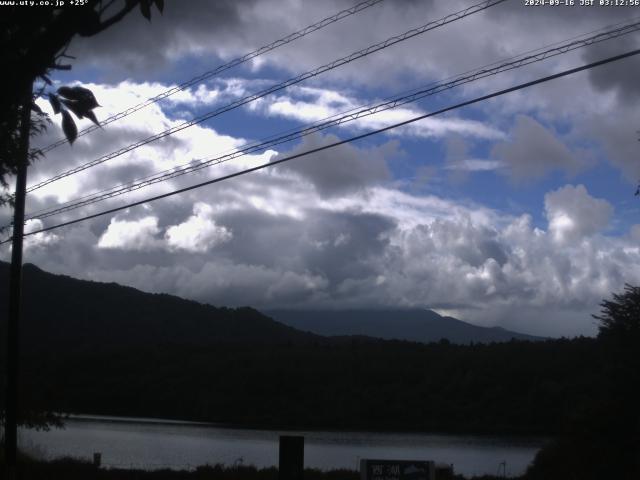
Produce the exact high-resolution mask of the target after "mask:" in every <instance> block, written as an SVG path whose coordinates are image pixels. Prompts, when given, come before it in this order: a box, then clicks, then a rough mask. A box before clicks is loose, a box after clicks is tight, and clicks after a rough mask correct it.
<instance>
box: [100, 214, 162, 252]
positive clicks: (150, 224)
mask: <svg viewBox="0 0 640 480" xmlns="http://www.w3.org/2000/svg"><path fill="white" fill-rule="evenodd" d="M158 233H160V229H159V228H158V219H157V218H156V217H152V216H149V217H144V218H141V219H140V220H119V219H118V218H117V217H114V218H113V219H112V220H111V223H109V227H107V230H106V231H105V232H104V233H103V234H102V236H101V237H100V240H99V241H98V248H120V249H123V250H147V249H149V248H156V247H158V246H159V241H158V238H157V235H158Z"/></svg>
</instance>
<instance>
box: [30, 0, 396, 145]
mask: <svg viewBox="0 0 640 480" xmlns="http://www.w3.org/2000/svg"><path fill="white" fill-rule="evenodd" d="M383 1H384V0H367V1H365V2H360V3H358V4H357V5H354V6H353V7H351V8H347V9H345V10H341V11H339V12H338V13H336V14H334V15H331V16H329V17H326V18H323V19H322V20H320V21H319V22H316V23H314V24H313V25H309V26H307V27H305V28H303V29H302V30H298V31H297V32H294V33H291V34H289V35H287V36H286V37H283V38H281V39H279V40H276V41H275V42H272V43H270V44H268V45H264V46H262V47H260V48H258V49H256V50H253V51H252V52H249V53H247V54H245V55H243V56H241V57H237V58H234V59H233V60H230V61H229V62H227V63H225V64H222V65H219V66H217V67H215V68H214V69H213V70H209V71H207V72H204V73H202V74H200V75H198V76H197V77H194V78H192V79H191V80H187V81H186V82H182V83H181V84H179V85H177V86H175V87H172V88H170V89H168V90H165V91H164V92H162V93H160V94H158V95H156V96H155V97H151V98H148V99H147V100H145V101H143V102H140V103H138V104H137V105H134V106H132V107H129V108H127V109H126V110H123V111H121V112H119V113H116V114H114V115H111V116H110V117H108V118H106V119H104V120H102V121H101V122H100V125H99V126H98V125H91V126H89V127H87V128H85V129H83V130H80V131H79V132H78V137H81V136H83V135H86V134H87V133H91V132H93V131H95V130H98V129H99V128H101V127H103V126H105V125H108V124H109V123H113V122H115V121H116V120H120V119H121V118H124V117H127V116H129V115H131V114H132V113H134V112H137V111H138V110H142V109H143V108H145V107H148V106H149V105H152V104H154V103H157V102H159V101H160V100H163V99H165V98H167V97H170V96H171V95H173V94H174V93H178V92H180V91H182V90H185V89H186V88H189V87H191V86H193V85H196V84H198V83H200V82H203V81H204V80H207V79H209V78H211V77H214V76H216V75H219V74H221V73H222V72H225V71H227V70H229V69H231V68H234V67H237V66H238V65H241V64H243V63H246V62H248V61H250V60H253V59H254V58H256V57H259V56H260V55H263V54H265V53H268V52H270V51H272V50H275V49H276V48H279V47H282V46H283V45H287V44H289V43H291V42H293V41H295V40H298V39H299V38H302V37H304V36H306V35H309V34H310V33H313V32H315V31H317V30H320V29H322V28H324V27H326V26H328V25H331V24H333V23H336V22H338V21H340V20H342V19H343V18H346V17H349V16H351V15H355V14H356V13H359V12H361V11H363V10H366V9H367V8H369V7H373V6H374V5H377V4H378V3H380V2H383ZM65 143H67V139H66V138H61V139H60V140H58V141H56V142H54V143H52V144H50V145H48V146H47V147H45V148H42V149H41V151H42V153H46V152H49V151H51V150H53V149H54V148H57V147H59V146H60V145H64V144H65Z"/></svg>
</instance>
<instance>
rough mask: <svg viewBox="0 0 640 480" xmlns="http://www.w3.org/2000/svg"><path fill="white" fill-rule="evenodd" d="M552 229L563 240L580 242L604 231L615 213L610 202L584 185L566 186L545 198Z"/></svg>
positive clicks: (564, 241) (555, 235)
mask: <svg viewBox="0 0 640 480" xmlns="http://www.w3.org/2000/svg"><path fill="white" fill-rule="evenodd" d="M544 206H545V211H546V216H547V219H548V220H549V232H550V233H551V235H552V236H553V239H554V240H555V241H557V242H559V243H567V242H576V241H579V240H581V239H582V238H584V237H585V236H588V235H592V234H594V233H598V232H600V231H602V230H604V229H605V228H606V227H607V225H608V224H609V220H610V218H611V216H612V214H613V207H612V206H611V204H610V203H609V202H607V201H606V200H603V199H600V198H594V197H592V196H591V195H589V193H588V192H587V189H586V188H585V187H584V185H577V186H573V185H566V186H564V187H562V188H560V189H558V190H556V191H553V192H549V193H547V194H546V195H545V197H544Z"/></svg>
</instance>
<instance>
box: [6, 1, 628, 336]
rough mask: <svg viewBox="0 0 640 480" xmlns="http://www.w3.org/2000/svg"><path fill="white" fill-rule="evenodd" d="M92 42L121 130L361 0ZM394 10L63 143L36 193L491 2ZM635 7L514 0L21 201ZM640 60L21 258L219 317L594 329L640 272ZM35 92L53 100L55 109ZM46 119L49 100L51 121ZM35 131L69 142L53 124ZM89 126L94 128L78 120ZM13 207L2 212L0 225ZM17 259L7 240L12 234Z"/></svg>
mask: <svg viewBox="0 0 640 480" xmlns="http://www.w3.org/2000/svg"><path fill="white" fill-rule="evenodd" d="M166 3H167V5H166V7H165V11H164V14H163V15H162V16H160V15H159V14H158V12H157V10H154V11H153V16H152V19H151V22H148V21H147V20H145V19H144V18H143V17H142V16H141V15H140V14H139V12H135V13H133V14H131V15H129V16H128V17H127V18H126V19H125V20H123V21H122V22H121V23H119V24H117V25H116V26H114V27H113V28H111V29H109V30H107V31H105V32H104V33H102V34H100V35H98V36H96V37H93V38H76V39H74V40H73V41H72V43H71V45H70V47H69V50H68V54H70V55H73V56H75V57H76V59H75V60H73V69H72V70H71V71H69V72H58V73H56V74H55V75H54V76H53V78H54V80H55V85H54V87H57V86H61V85H75V84H79V85H83V86H85V87H87V88H90V89H91V90H92V91H93V93H94V94H95V96H96V98H97V100H98V102H99V103H100V105H101V107H100V108H98V109H96V115H97V117H98V119H103V118H106V117H108V116H109V115H112V114H114V113H117V112H119V111H122V110H124V109H125V108H127V107H129V106H131V105H134V104H137V103H139V102H141V101H144V100H145V99H147V98H149V97H152V96H154V95H157V94H159V93H161V92H163V91H165V90H167V89H169V88H171V87H173V86H175V85H177V84H179V83H181V82H185V81H187V80H189V79H191V78H193V77H196V76H198V75H200V74H201V73H203V72H205V71H209V70H211V69H213V68H215V67H217V66H218V65H220V64H223V63H225V62H227V61H229V60H232V59H233V58H235V57H238V56H241V55H244V54H245V53H247V52H250V51H252V50H254V49H257V48H259V47H261V46H263V45H266V44H269V43H271V42H272V41H274V40H277V39H279V38H282V37H284V36H286V35H288V34H289V33H292V32H294V31H296V30H299V29H301V28H303V27H305V26H307V25H309V24H312V23H314V22H316V21H319V20H321V19H322V18H324V17H327V16H329V15H332V14H333V13H336V12H338V11H340V10H342V9H345V8H348V7H350V6H352V5H354V4H355V3H356V2H355V1H353V0H323V1H322V2H318V1H312V0H233V1H232V0H228V1H216V2H213V1H206V0H191V1H189V2H177V1H173V2H166ZM473 4H474V2H470V1H458V0H456V1H436V0H431V1H430V0H384V1H382V2H381V3H380V4H378V5H375V6H372V7H370V8H368V9H366V10H364V11H362V12H360V13H358V14H356V15H353V16H350V17H348V18H345V19H343V20H341V21H339V22H336V23H333V24H331V25H330V26H328V27H326V28H323V29H321V30H318V31H316V32H314V33H312V34H310V35H308V36H306V37H304V38H302V39H299V40H296V41H294V42H292V43H290V44H288V45H285V46H283V47H281V48H278V49H275V50H274V51H272V52H269V53H267V54H265V55H261V56H259V57H256V58H255V59H253V60H251V61H249V62H247V63H245V64H243V65H242V66H239V67H236V68H233V69H230V70H227V71H226V72H224V73H223V74H222V75H219V76H214V77H212V78H209V79H208V80H206V81H203V82H201V83H199V84H197V85H194V86H192V87H190V88H189V89H187V90H184V91H181V92H179V93H177V94H175V95H173V96H171V97H168V98H167V99H165V100H163V101H161V102H159V103H155V104H153V105H151V106H149V107H147V108H144V109H142V110H140V111H138V112H136V113H134V114H132V115H130V116H127V117H125V118H123V119H121V120H119V121H117V122H113V123H110V124H108V125H105V126H104V128H102V129H100V130H98V131H96V132H93V133H91V134H88V135H86V136H83V137H80V138H78V140H77V141H76V143H75V144H74V145H73V146H69V145H64V146H61V147H59V148H57V149H55V150H52V151H50V152H48V153H47V155H46V157H45V158H44V159H41V160H39V161H38V162H37V163H36V164H35V165H33V166H32V167H31V168H30V171H29V182H28V183H29V184H34V183H36V182H38V181H41V180H44V179H46V178H48V177H51V176H53V175H56V174H58V173H60V172H63V171H66V170H67V169H69V168H72V167H74V166H77V165H81V164H83V163H86V162H88V161H91V160H93V159H96V158H99V157H100V156H102V155H104V154H107V153H109V152H111V151H113V150H115V149H118V148H121V147H125V146H127V145H129V144H131V143H134V142H136V141H138V140H140V139H143V138H146V137H148V136H150V135H153V134H156V133H159V132H162V131H164V130H166V129H168V128H171V127H174V126H176V125H179V124H181V123H182V122H184V121H186V120H190V119H192V118H194V117H195V116H198V115H201V114H203V113H206V112H209V111H212V110H215V109H217V108H220V107H223V106H225V105H228V104H230V103H232V102H234V101H237V100H238V99H241V98H243V97H245V96H247V95H251V94H253V93H255V92H259V91H261V90H263V89H265V88H268V87H270V86H272V85H275V84H277V83H280V82H282V81H285V80H287V79H289V78H292V77H295V76H297V75H300V74H302V73H305V72H307V71H310V70H313V69H315V68H316V67H319V66H321V65H324V64H327V63H329V62H331V61H333V60H335V59H338V58H341V57H344V56H347V55H349V54H351V53H352V52H355V51H357V50H360V49H362V48H365V47H367V46H369V45H372V44H375V43H378V42H381V41H383V40H385V39H387V38H389V37H391V36H394V35H397V34H400V33H403V32H405V31H408V30H410V29H411V28H414V27H419V26H421V25H423V24H426V23H428V22H429V21H432V20H437V19H440V18H442V17H444V16H445V15H448V14H450V13H452V12H455V11H458V10H460V9H462V8H465V7H467V6H470V5H473ZM634 16H640V9H637V8H630V7H624V8H623V7H616V8H612V7H597V6H593V7H580V6H573V7H569V6H544V7H540V6H537V7H530V6H525V5H524V2H521V1H519V0H509V1H507V2H505V3H502V4H499V5H496V6H493V7H491V8H489V9H487V10H485V11H483V12H480V13H477V14H474V15H471V16H469V17H467V18H464V19H461V20H458V21H455V22H452V23H450V24H448V25H445V26H443V27H440V28H437V29H434V30H432V31H430V32H426V33H424V34H422V35H418V36H416V37H414V38H412V39H410V40H407V41H404V42H400V43H398V44H396V45H394V46H391V47H389V48H386V49H384V50H382V51H379V52H376V53H373V54H371V55H368V56H367V57H365V58H362V59H359V60H356V61H354V62H352V63H349V64H347V65H344V66H342V67H340V68H336V69H334V70H331V71H329V72H326V73H323V74H321V75H318V76H315V77H313V78H311V79H308V80H305V81H304V82H301V83H298V84H297V85H295V86H291V87H288V88H286V89H283V90H280V91H278V92H276V93H273V94H271V95H268V96H266V97H264V98H261V99H259V100H256V101H254V102H250V103H248V104H246V105H244V106H241V107H239V108H237V109H234V110H233V111H230V112H228V113H225V114H223V115H220V116H216V117H215V118H212V119H210V120H208V121H206V122H203V123H200V124H198V125H195V126H192V127H190V128H187V129H184V130H182V131H180V132H179V133H176V134H174V135H171V136H169V137H166V138H163V139H161V140H158V141H155V142H152V143H149V144H148V145H145V146H143V147H141V148H138V149H135V150H133V151H131V152H129V153H127V154H125V155H122V156H119V157H117V158H115V159H112V160H110V161H108V162H105V163H103V164H101V165H99V166H96V167H94V168H91V169H88V170H86V171H84V172H82V173H79V174H76V175H72V176H69V177H66V178H65V179H63V180H60V181H57V182H54V183H52V184H50V185H48V186H46V187H44V188H41V189H39V190H36V191H34V192H32V193H30V194H29V196H28V200H27V212H28V213H29V212H35V211H38V210H41V209H44V208H50V207H53V206H56V205H57V204H59V203H61V202H66V201H70V200H73V199H76V198H78V197H80V196H83V195H87V194H90V193H93V192H96V191H99V190H102V189H105V188H108V187H111V186H113V185H117V184H120V183H123V182H129V181H132V180H135V179H138V178H141V177H145V176H147V175H150V174H152V173H154V172H158V171H162V170H165V169H170V168H173V167H175V166H177V165H182V164H185V163H189V162H191V161H193V160H201V159H207V158H215V157H218V156H220V155H222V154H224V153H226V152H229V151H231V150H233V149H237V148H242V146H244V145H249V144H251V143H253V142H256V141H259V140H262V139H265V138H268V137H271V136H273V135H277V134H281V133H282V132H286V131H289V130H291V129H297V128H300V127H302V126H305V125H308V124H311V123H313V122H317V121H319V120H322V119H324V118H326V117H329V116H331V115H334V114H337V113H340V112H344V111H347V110H350V109H353V108H356V107H358V106H362V105H368V104H371V103H373V102H378V101H380V100H383V99H386V98H388V97H392V96H395V95H398V94H401V93H403V92H407V91H410V90H413V89H417V88H420V87H424V86H425V85H429V84H432V83H434V82H439V81H442V80H444V79H447V78H450V77H452V76H457V75H459V74H461V73H464V72H467V71H469V70H473V69H477V68H479V67H483V66H485V65H488V64H492V63H494V62H499V61H501V60H504V59H508V58H511V57H514V56H516V55H520V54H522V53H524V52H528V51H531V50H535V49H539V48H542V47H545V46H548V45H551V44H555V43H556V42H563V41H566V40H568V39H571V38H574V37H577V36H579V35H583V34H586V33H589V32H593V31H595V30H598V29H601V28H603V27H606V26H611V25H615V24H618V23H620V22H623V21H630V20H632V18H633V17H634ZM639 45H640V34H639V33H632V34H629V35H625V36H623V37H621V38H619V39H614V40H608V41H605V42H602V43H598V44H594V45H591V46H588V47H585V48H580V49H577V50H575V51H572V52H569V53H567V54H564V55H559V56H556V57H554V58H551V59H548V60H545V61H543V62H539V63H535V64H532V65H529V66H526V67H523V68H520V69H514V70H511V71H508V72H504V73H501V74H499V75H496V76H493V77H490V78H486V79H482V80H479V81H476V82H471V83H468V84H466V85H463V86H460V87H457V88H455V89H451V90H448V91H446V92H443V93H441V94H437V95H434V96H430V97H427V98H424V99H422V100H420V101H418V102H415V103H411V104H407V105H404V106H402V107H399V108H397V109H394V110H389V111H386V112H382V113H379V114H376V115H373V116H370V117H367V118H363V119H360V120H357V121H354V122H350V123H345V124H342V125H340V126H337V127H334V128H331V129H328V130H325V131H322V132H316V133H313V134H311V135H309V136H306V137H304V138H303V139H298V140H295V141H292V142H289V143H285V144H281V145H277V146H274V147H272V148H269V149H268V150H266V151H264V152H258V153H255V154H252V155H246V156H243V157H240V158H237V159H234V160H233V161H228V162H224V163H221V164H218V165H214V166H211V167H210V168H207V169H203V170H200V171H199V172H197V173H192V174H189V175H184V176H182V177H179V178H176V179H172V180H170V181H167V182H162V183H159V184H156V185H153V186H151V187H147V188H143V189H140V190H138V191H136V192H134V193H131V194H128V195H126V196H121V197H117V198H113V199H110V200H107V201H103V202H99V203H96V204H94V205H91V206H87V207H84V208H82V209H78V210H74V211H71V212H67V213H65V214H62V215H59V216H56V217H49V218H46V219H39V218H35V219H33V220H30V221H29V222H28V223H27V226H26V228H27V231H33V230H36V229H38V228H41V227H42V226H51V225H54V224H56V223H60V222H62V221H67V220H72V219H74V218H78V217H81V216H84V215H89V214H92V213H97V212H100V211H102V210H105V209H107V208H112V207H117V206H120V205H125V204H127V203H130V202H132V201H137V200H141V199H144V198H147V197H150V196H153V195H157V194H160V193H164V192H169V191H172V190H175V189H176V188H180V187H184V186H189V185H193V184H196V183H199V182H203V181H205V180H207V179H212V178H216V177H219V176H222V175H227V174H230V173H233V172H237V171H239V170H242V169H244V168H248V167H252V166H257V165H262V164H267V163H270V162H272V161H274V160H276V159H280V158H285V157H287V156H289V155H292V154H296V153H301V152H304V151H306V150H309V149H312V148H316V147H319V146H323V145H327V144H329V143H333V142H336V141H338V140H341V139H346V138H349V137H352V136H354V135H358V134H362V133H365V132H367V131H370V130H372V129H376V128H381V127H384V126H387V125H390V124H393V123H396V122H399V121H402V120H406V119H409V118H411V117H415V116H418V115H421V114H425V113H427V112H430V111H434V110H437V109H440V108H443V107H446V106H449V105H454V104H456V103H459V102H462V101H465V100H469V99H472V98H475V97H478V96H482V95H486V94H488V93H491V92H493V91H496V90H499V89H502V88H507V87H509V86H512V85H515V84H517V83H521V82H526V81H529V80H532V79H535V78H538V77H542V76H546V75H550V74H552V73H555V72H559V71H561V70H564V69H568V68H572V67H576V66H579V65H582V64H584V63H589V62H594V61H596V60H599V59H602V58H606V57H608V56H611V55H615V54H618V53H624V52H626V51H629V50H632V49H634V48H638V46H639ZM638 74H640V58H638V57H632V58H630V59H626V60H622V61H620V62H617V63H613V64H610V65H608V66H603V67H599V68H597V69H595V68H594V69H592V70H588V71H586V72H581V73H577V74H575V75H572V76H569V77H565V78H562V79H557V80H554V81H552V82H548V83H545V84H541V85H537V86H534V87H531V88H528V89H524V90H519V91H517V92H513V93H511V94H508V95H504V96H501V97H497V98H494V99H491V100H489V101H485V102H481V103H478V104H475V105H473V106H469V107H465V108H461V109H457V110H454V111H451V112H448V113H446V114H443V115H438V116H434V117H431V118H428V119H425V120H422V121H419V122H416V123H413V124H411V125H407V126H405V127H401V128H398V129H394V130H389V131H387V132H385V133H382V134H378V135H374V136H371V137H368V138H366V139H363V140H360V141H356V142H353V143H348V144H344V145H341V146H339V147H335V148H331V149H327V150H324V151H322V152H319V153H316V154H313V155H308V156H305V157H301V158H298V159H295V160H292V161H289V162H286V163H283V164H279V165H276V166H271V167H268V168H264V169H262V170H259V171H256V172H254V173H251V174H248V175H244V176H241V177H237V178H234V179H231V180H228V181H224V182H220V183H216V184H213V185H210V186H207V187H203V188H200V189H196V190H191V191H189V192H186V193H184V194H181V195H176V196H172V197H169V198H166V199H163V200H159V201H156V202H152V203H147V204H144V205H142V206H138V207H132V208H129V209H126V210H123V211H120V212H118V213H116V214H112V215H106V216H101V217H98V218H95V219H92V220H89V221H85V222H81V223H77V224H75V225H72V226H68V227H63V228H60V229H56V230H52V231H50V232H46V233H40V234H36V235H33V236H30V237H27V239H26V243H25V262H29V263H34V264H36V265H38V266H40V267H41V268H43V269H45V270H48V271H51V272H54V273H61V274H66V275H70V276H73V277H78V278H83V279H88V280H95V281H104V282H117V283H121V284H124V285H130V286H133V287H136V288H139V289H141V290H144V291H148V292H164V293H170V294H174V295H179V296H181V297H184V298H188V299H193V300H196V301H199V302H203V303H210V304H213V305H217V306H243V305H249V306H253V307H255V308H258V309H261V308H264V309H267V308H294V309H295V308H304V309H323V310H324V309H326V310H331V309H345V308H347V309H357V308H430V309H433V310H435V311H437V312H439V313H441V314H447V315H452V316H454V317H456V318H459V319H461V320H465V321H467V322H470V323H473V324H476V325H482V326H501V327H504V328H508V329H512V330H516V331H520V332H524V333H530V334H537V335H545V336H553V337H558V336H576V335H593V334H595V333H596V332H597V321H596V320H594V319H593V318H592V316H591V315H592V314H597V313H598V312H599V304H600V302H602V300H603V299H605V298H608V297H610V296H611V294H612V292H619V291H621V290H622V289H623V288H624V284H625V283H629V284H634V285H638V284H640V248H639V245H638V244H639V242H640V217H639V215H638V214H639V213H640V198H638V197H636V196H634V192H635V189H636V186H637V184H638V181H639V180H640V162H639V160H640V158H639V157H640V143H639V142H638V137H639V135H638V130H640V118H639V117H640V115H639V114H638V108H637V102H638V99H639V98H640V83H638V81H637V78H638ZM39 105H40V106H41V107H42V108H43V109H44V110H45V111H48V112H51V107H50V106H49V104H48V101H47V99H46V98H41V99H40V100H39ZM51 113H52V112H51ZM53 121H54V124H53V125H52V126H51V127H50V128H49V129H48V131H47V132H46V133H44V134H42V135H40V136H38V137H35V138H34V139H33V140H32V145H34V146H46V145H48V144H50V143H52V142H53V141H56V140H58V139H59V138H61V137H62V133H61V129H60V127H59V124H60V118H59V115H58V116H57V117H54V118H53ZM78 124H79V126H80V128H83V127H85V126H88V125H90V123H89V122H88V121H87V120H86V119H83V120H79V121H78ZM9 218H10V211H9V210H8V209H4V210H0V221H2V224H5V223H7V222H8V221H9ZM0 257H1V258H3V259H5V260H6V259H8V258H9V248H8V246H6V245H4V246H2V247H0Z"/></svg>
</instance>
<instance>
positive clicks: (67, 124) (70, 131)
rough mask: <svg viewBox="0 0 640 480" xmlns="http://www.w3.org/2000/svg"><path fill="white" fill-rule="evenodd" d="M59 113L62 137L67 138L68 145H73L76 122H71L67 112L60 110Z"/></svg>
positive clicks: (75, 135) (76, 129)
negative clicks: (60, 114)
mask: <svg viewBox="0 0 640 480" xmlns="http://www.w3.org/2000/svg"><path fill="white" fill-rule="evenodd" d="M61 113H62V131H63V132H64V136H65V137H67V140H69V143H71V144H73V142H74V141H75V139H76V138H77V136H78V127H76V122H74V121H73V118H71V114H70V113H69V112H68V111H66V110H62V111H61Z"/></svg>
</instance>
